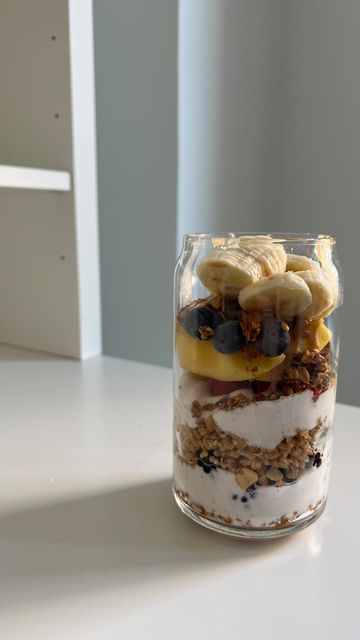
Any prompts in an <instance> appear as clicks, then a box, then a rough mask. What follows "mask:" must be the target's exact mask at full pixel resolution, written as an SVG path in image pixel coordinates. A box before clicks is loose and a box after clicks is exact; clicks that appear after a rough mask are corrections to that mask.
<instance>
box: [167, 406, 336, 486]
mask: <svg viewBox="0 0 360 640" xmlns="http://www.w3.org/2000/svg"><path fill="white" fill-rule="evenodd" d="M196 424H197V426H196V427H194V428H192V427H189V425H187V424H184V425H181V426H179V427H178V428H177V431H178V444H179V451H178V452H177V454H178V455H179V457H180V459H181V460H182V461H183V462H185V463H187V464H190V465H193V466H195V465H199V466H202V467H203V469H204V470H208V472H209V471H210V470H211V469H216V468H217V467H220V468H221V469H224V470H227V471H230V472H231V473H234V474H235V479H236V481H237V483H238V485H239V486H240V487H241V488H242V489H247V488H248V487H250V486H251V485H254V484H258V485H260V486H266V485H268V484H277V485H278V486H282V485H283V484H286V483H291V482H293V481H295V480H296V479H297V478H298V476H299V475H300V473H301V472H302V471H303V469H305V468H306V467H307V466H310V465H312V464H313V465H314V466H320V465H321V454H320V452H318V451H317V449H316V441H317V439H318V437H319V435H320V432H321V431H322V429H323V425H322V423H321V421H320V420H319V421H318V423H317V425H316V426H315V427H314V428H313V429H311V430H303V431H298V432H297V433H296V434H295V435H294V436H291V437H286V438H284V439H283V440H282V441H281V442H280V443H279V444H278V445H277V446H276V447H275V448H274V449H264V448H262V447H254V446H250V445H248V444H247V442H246V441H245V440H244V439H243V438H240V437H238V436H236V435H233V434H230V433H226V432H225V431H223V430H222V429H221V428H220V427H219V426H218V425H217V423H216V422H215V420H214V418H213V416H212V415H210V416H208V417H207V418H204V417H198V418H197V420H196Z"/></svg>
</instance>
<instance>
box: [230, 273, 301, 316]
mask: <svg viewBox="0 0 360 640" xmlns="http://www.w3.org/2000/svg"><path fill="white" fill-rule="evenodd" d="M303 273H307V272H305V271H304V272H303ZM239 302H240V305H241V306H242V307H243V309H245V310H246V311H251V310H257V311H269V312H272V313H274V314H275V315H276V316H277V317H278V318H284V319H286V318H292V317H294V316H296V315H299V314H300V313H302V312H303V311H304V310H305V309H306V308H307V307H309V306H310V304H311V302H312V297H311V293H310V289H309V287H308V285H307V284H306V282H305V281H304V279H303V278H301V277H299V276H298V275H297V274H295V273H292V272H291V271H287V272H286V273H275V274H273V275H272V276H269V277H268V278H262V279H261V280H259V281H258V282H254V283H253V284H250V285H248V286H247V287H245V288H244V289H242V290H241V291H240V294H239Z"/></svg>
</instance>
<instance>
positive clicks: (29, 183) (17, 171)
mask: <svg viewBox="0 0 360 640" xmlns="http://www.w3.org/2000/svg"><path fill="white" fill-rule="evenodd" d="M0 188H1V189H42V190H44V191H70V189H71V179H70V173H69V172H68V171H55V170H51V169H33V168H30V167H12V166H8V165H4V164H1V165H0Z"/></svg>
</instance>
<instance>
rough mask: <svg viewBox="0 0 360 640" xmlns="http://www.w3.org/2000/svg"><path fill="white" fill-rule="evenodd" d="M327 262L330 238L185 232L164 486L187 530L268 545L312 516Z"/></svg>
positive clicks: (321, 504) (327, 339) (327, 393)
mask: <svg viewBox="0 0 360 640" xmlns="http://www.w3.org/2000/svg"><path fill="white" fill-rule="evenodd" d="M337 265H338V263H337V259H336V253H335V240H334V238H331V237H330V236H323V235H319V236H310V235H298V234H284V235H281V234H271V235H256V234H246V235H245V234H241V233H225V234H219V235H212V234H206V233H203V234H192V235H187V236H185V238H184V243H183V249H182V253H181V255H180V258H179V260H178V263H177V266H176V270H175V330H174V485H173V487H174V495H175V499H176V502H177V504H178V506H179V507H180V509H181V510H182V511H183V512H184V513H185V514H186V515H187V516H189V517H190V518H192V519H193V520H195V521H196V522H198V523H199V524H202V525H204V526H205V527H208V528H210V529H213V530H215V531H218V532H222V533H225V534H228V535H232V536H238V537H242V538H272V537H278V536H283V535H287V534H289V533H292V532H294V531H297V530H299V529H302V528H304V527H306V526H308V525H309V524H310V523H312V522H314V521H315V520H316V519H317V518H318V517H319V515H320V514H321V513H322V511H323V510H324V508H325V503H326V497H327V490H328V481H329V471H330V458H331V442H332V424H333V414H334V408H335V391H336V375H337V360H338V338H339V334H338V313H339V312H338V309H339V307H340V306H341V303H342V284H341V281H340V279H339V272H338V268H337Z"/></svg>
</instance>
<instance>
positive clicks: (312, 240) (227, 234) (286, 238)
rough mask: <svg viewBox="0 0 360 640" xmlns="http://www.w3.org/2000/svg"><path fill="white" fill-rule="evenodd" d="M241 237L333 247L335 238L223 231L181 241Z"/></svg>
mask: <svg viewBox="0 0 360 640" xmlns="http://www.w3.org/2000/svg"><path fill="white" fill-rule="evenodd" d="M241 236H254V237H255V236H268V237H270V238H272V239H273V240H274V242H277V243H279V244H303V245H311V244H314V245H315V244H319V243H321V242H324V243H326V244H330V245H335V244H336V238H335V237H334V236H331V235H328V234H321V233H319V234H318V233H293V232H285V231H284V232H280V231H276V232H273V233H271V232H268V231H224V232H220V231H219V232H217V233H213V232H206V231H205V232H199V233H186V234H185V235H184V238H183V241H184V242H188V241H201V240H203V241H206V240H214V239H221V238H224V239H225V240H228V239H231V238H240V237H241Z"/></svg>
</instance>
